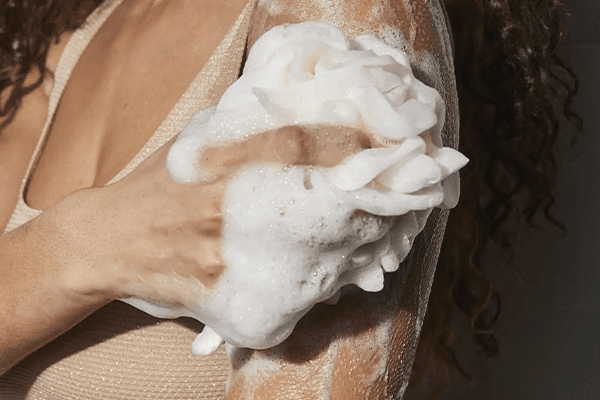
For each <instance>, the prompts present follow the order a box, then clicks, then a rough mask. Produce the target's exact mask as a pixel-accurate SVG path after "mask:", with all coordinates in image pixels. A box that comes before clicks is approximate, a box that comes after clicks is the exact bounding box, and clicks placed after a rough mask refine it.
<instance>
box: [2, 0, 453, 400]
mask: <svg viewBox="0 0 600 400" xmlns="http://www.w3.org/2000/svg"><path fill="white" fill-rule="evenodd" d="M44 3H45V2H44ZM59 3H61V2H50V5H47V6H46V7H42V8H41V9H42V10H44V11H46V14H45V15H44V17H42V18H51V17H52V16H53V13H56V14H54V18H55V20H56V21H59V26H61V27H62V28H61V29H58V28H57V31H54V32H52V33H49V32H42V35H41V36H42V37H46V38H47V37H49V36H50V35H53V36H51V37H53V38H57V39H59V40H58V43H53V44H52V45H51V46H50V48H49V53H48V57H47V59H45V58H46V57H45V56H44V55H45V54H44V53H45V51H44V46H46V45H49V44H50V43H49V40H47V39H46V40H45V42H43V43H42V44H41V45H36V44H35V42H33V41H31V40H30V41H27V40H23V39H22V40H18V39H19V37H17V36H15V39H16V40H15V41H13V42H12V43H9V47H10V48H13V51H12V52H10V53H11V54H12V55H13V57H15V58H14V60H15V61H9V62H7V63H6V64H3V70H2V71H3V74H4V75H3V79H4V78H5V77H6V79H11V77H15V76H16V84H12V85H11V84H9V85H5V86H8V89H5V90H4V91H3V92H2V101H3V104H2V106H3V115H4V116H5V117H4V118H5V119H4V120H3V121H2V124H3V131H2V140H3V141H2V144H1V145H0V152H2V153H1V159H2V160H3V164H2V168H3V169H2V173H1V174H0V176H1V177H2V178H0V179H2V187H3V197H2V204H1V206H2V213H1V214H0V215H1V218H2V221H8V220H9V219H11V221H10V223H9V226H8V227H9V229H10V230H11V233H8V234H5V235H3V236H2V239H1V240H2V242H1V245H0V246H2V247H0V252H1V254H2V262H3V264H2V275H3V276H6V277H7V278H8V279H5V280H4V282H5V283H3V285H5V287H3V288H2V290H1V291H0V293H2V296H3V297H2V299H0V300H1V301H0V303H1V304H3V307H4V308H3V309H2V315H3V323H2V328H0V329H2V331H1V332H0V338H1V339H0V340H1V341H2V342H1V344H0V349H1V350H0V351H1V352H2V361H1V362H2V365H1V368H2V374H3V376H2V378H1V379H0V382H1V383H0V387H1V388H2V391H1V392H0V393H1V394H0V396H2V398H3V399H4V398H5V397H6V398H11V397H15V398H19V397H25V396H26V395H25V393H27V396H29V397H30V398H36V397H42V396H55V397H56V398H68V397H69V396H71V397H73V398H85V397H86V396H87V397H88V398H96V397H103V398H120V397H124V398H135V397H136V396H145V397H147V396H148V395H150V396H154V397H159V398H160V397H165V396H166V393H169V392H170V393H172V395H174V396H176V397H178V398H185V397H186V396H198V395H201V396H204V398H209V397H210V396H214V397H219V396H221V395H222V393H223V391H224V379H225V376H226V374H227V368H228V362H227V360H226V359H225V357H224V353H223V350H221V352H219V353H217V354H215V355H214V357H210V358H202V359H198V358H191V357H190V355H189V342H190V341H191V338H193V336H194V335H195V334H196V333H197V332H198V331H199V330H200V329H201V326H200V325H198V324H195V323H193V322H190V321H183V320H178V321H157V320H155V319H153V318H150V317H148V316H146V315H144V314H141V313H140V312H137V311H136V310H133V309H131V308H129V307H127V306H125V305H123V304H120V303H110V304H108V305H106V304H107V303H109V302H111V301H112V300H113V299H115V298H122V297H127V295H128V293H126V290H125V289H124V288H125V287H126V284H125V283H126V282H127V281H131V280H132V277H138V276H140V275H142V276H143V275H144V274H148V273H151V272H152V270H155V269H157V268H160V266H161V265H165V264H168V262H167V263H166V262H165V259H164V254H165V252H164V247H163V243H165V241H167V242H168V241H169V240H172V238H173V236H172V235H173V232H174V231H176V232H177V234H178V235H179V236H178V238H177V239H179V240H181V239H182V238H185V239H186V240H190V241H193V242H197V241H198V240H199V239H202V240H204V242H206V243H213V244H214V242H215V238H214V237H211V236H210V235H205V236H204V237H200V238H198V236H197V232H189V230H187V231H186V230H185V229H183V230H182V229H181V226H177V221H182V220H188V219H189V218H190V209H189V208H184V206H185V205H182V206H181V208H175V207H173V208H165V207H164V205H165V204H169V200H170V199H172V198H174V197H178V198H185V197H188V198H198V197H202V196H205V197H206V196H207V197H208V198H214V197H215V196H217V197H218V196H219V188H218V187H216V186H207V185H204V186H200V187H193V188H190V187H181V186H179V185H176V184H174V183H173V182H172V181H170V179H169V177H168V174H167V173H166V171H165V165H164V164H165V163H164V157H165V152H166V150H167V149H168V147H163V148H160V149H158V150H157V151H156V152H154V154H153V155H152V157H150V158H149V159H148V160H147V161H146V162H145V163H143V164H142V165H141V166H140V167H139V168H137V169H136V170H135V172H133V173H131V174H129V175H128V176H127V178H125V179H124V180H122V181H119V182H118V183H116V184H114V185H111V186H108V187H102V186H103V185H104V184H106V183H107V182H109V181H112V180H116V179H119V178H121V177H123V176H124V175H127V174H128V173H129V172H130V170H131V169H133V168H134V166H135V165H137V164H138V163H139V161H140V159H141V158H144V157H145V156H146V155H147V153H149V152H152V151H153V150H155V149H157V148H158V147H159V146H160V144H163V143H165V142H167V141H168V140H169V138H170V137H172V136H173V135H174V134H176V133H177V132H178V129H181V127H182V126H184V125H185V123H186V121H187V120H189V118H190V116H191V115H192V114H193V113H194V112H195V111H197V110H198V109H201V108H203V107H206V106H207V105H210V104H214V103H215V102H216V101H218V98H219V97H220V94H221V93H222V92H223V90H224V89H225V88H226V87H227V86H228V85H229V84H231V83H232V82H233V80H235V78H237V73H238V71H239V67H240V65H241V62H242V58H243V55H244V48H245V47H246V40H248V44H247V46H248V47H250V46H251V45H252V43H253V42H254V41H255V40H256V38H257V37H259V36H260V35H261V34H262V33H264V32H265V31H266V30H268V29H269V28H270V27H272V26H274V25H278V24H281V23H285V22H299V21H301V20H321V19H324V20H329V21H330V22H332V23H333V24H335V25H338V26H340V27H341V28H342V29H344V30H345V31H346V33H348V34H349V35H356V34H360V33H373V32H372V31H373V29H374V27H378V28H381V26H391V27H395V28H397V30H396V31H397V32H401V33H402V35H400V37H401V38H402V37H403V38H404V39H401V40H400V44H401V45H402V46H405V49H404V50H406V51H407V52H408V53H409V56H410V57H411V62H412V64H413V68H414V70H415V74H416V75H417V76H418V77H419V78H420V79H422V80H423V81H424V82H426V83H428V84H430V85H432V84H433V83H434V82H436V81H440V79H434V77H435V78H439V77H440V76H441V77H443V78H444V79H443V82H444V85H442V86H440V85H438V87H436V89H438V91H440V93H441V94H442V96H443V97H444V99H445V100H446V103H447V106H448V107H447V108H448V110H450V111H449V114H448V115H447V118H446V120H447V121H448V122H447V126H446V135H445V138H446V140H447V142H446V143H447V145H452V144H455V143H456V141H455V140H456V136H455V134H456V130H457V125H456V124H457V115H456V112H457V109H456V95H455V91H454V88H453V81H454V79H453V73H452V57H451V50H450V41H449V38H448V32H447V31H448V27H447V25H446V21H445V19H444V14H443V12H442V9H441V6H440V4H438V3H437V2H431V3H427V2H421V1H415V2H411V3H410V4H409V3H401V2H390V4H389V5H388V6H387V7H389V8H384V9H383V10H382V9H377V8H372V7H371V8H370V7H369V6H370V5H371V3H366V4H365V2H343V3H344V5H345V6H346V7H344V8H337V9H323V8H320V7H319V6H317V5H316V3H315V4H313V3H311V2H307V3H306V4H304V3H303V4H296V3H295V2H292V1H288V2H266V1H264V2H259V4H258V5H256V4H254V2H250V3H247V2H246V1H236V2H228V3H227V6H226V7H222V5H221V3H219V2H203V3H202V5H201V6H200V5H199V4H198V2H190V3H178V2H153V3H151V4H149V3H145V2H142V1H136V2H123V3H120V2H115V1H107V2H104V3H103V4H102V5H101V6H100V7H99V9H97V10H96V11H95V13H94V14H92V17H91V19H89V20H88V22H87V23H86V24H85V25H84V26H83V28H84V30H85V32H86V33H85V34H83V35H82V34H81V33H77V34H76V35H74V41H72V42H71V43H75V45H71V48H68V49H67V53H66V54H76V55H75V56H71V57H72V60H71V62H70V63H69V62H66V61H63V62H62V65H63V66H64V65H68V64H75V59H77V58H78V55H77V53H78V52H81V53H82V54H81V56H80V57H79V61H78V62H77V64H76V65H68V66H65V67H64V68H65V70H69V69H71V68H72V69H73V71H72V73H69V71H67V72H64V71H63V72H62V73H61V71H60V70H56V71H54V68H55V66H56V62H57V61H56V60H57V58H58V54H59V53H60V52H61V47H63V46H65V42H66V40H67V37H68V36H69V33H70V32H69V31H70V29H72V28H74V27H75V26H78V25H79V24H80V23H81V20H77V18H75V17H76V16H77V15H78V13H81V14H86V13H87V11H88V10H89V9H90V8H93V6H91V5H90V4H88V3H82V4H77V5H78V7H73V10H75V12H73V13H67V12H66V11H65V10H68V9H69V7H67V6H63V8H61V7H60V5H61V4H59ZM77 3H79V2H77ZM119 3H120V4H119ZM11 4H12V3H9V4H7V6H6V7H7V8H12V9H14V10H15V11H14V12H13V13H12V14H10V13H8V12H7V13H6V14H5V15H6V16H8V17H10V18H8V19H6V20H5V23H6V24H7V25H10V24H11V18H15V17H16V16H18V15H19V14H18V12H19V10H17V9H18V7H17V8H15V7H14V4H12V5H13V7H10V6H11ZM373 4H374V3H373ZM336 5H339V4H338V2H333V3H332V7H333V6H336ZM48 7H49V8H48ZM111 7H114V8H115V9H114V11H113V9H111ZM59 11H62V12H59ZM73 16H75V17H73ZM236 18H237V19H236ZM21 20H28V18H22V17H21V18H20V19H16V18H15V19H13V21H14V22H12V23H13V24H18V23H20V22H21ZM17 21H18V22H17ZM65 21H66V22H65ZM36 23H37V22H36ZM232 25H233V28H232V29H230V30H229V32H228V33H227V30H228V29H229V28H230V27H231V26H232ZM96 29H97V30H98V32H97V34H96V36H94V39H93V40H89V36H92V35H93V31H94V30H96ZM32 30H33V29H32ZM382 31H383V30H382V29H380V30H378V31H377V32H375V33H376V34H379V35H380V36H385V34H384V33H382ZM78 35H79V36H78ZM86 36H87V38H86ZM223 37H225V40H222V39H223ZM388 40H389V37H388ZM86 42H89V44H88V43H86ZM24 43H26V45H31V46H33V47H36V48H38V50H37V51H36V52H35V54H36V55H37V54H41V57H40V58H38V59H37V63H38V64H37V65H38V66H39V67H41V66H45V67H47V68H48V69H49V70H50V71H51V72H53V73H54V78H55V79H54V81H55V82H54V89H53V91H54V92H53V94H52V95H51V96H50V98H49V99H48V98H47V95H46V94H45V93H44V87H45V86H50V85H39V83H40V82H41V81H42V79H43V78H44V77H43V76H42V74H41V73H40V72H39V71H40V70H41V69H42V68H39V69H37V70H36V68H35V67H33V68H30V67H28V66H27V65H26V61H24V60H23V59H20V58H19V57H25V56H23V54H25V52H24V51H23V52H22V51H21V49H20V48H21V46H22V45H23V44H24ZM198 43H201V45H200V46H198ZM80 46H81V47H80ZM78 48H79V49H78ZM215 48H217V50H216V52H213V50H214V49H215ZM40 49H41V51H40ZM165 55H168V57H165ZM428 56H429V57H428ZM431 56H433V57H431ZM65 62H66V64H65ZM200 65H204V67H203V69H202V71H201V72H200V74H199V77H198V78H197V79H194V76H196V74H197V73H198V69H199V67H198V66H200ZM20 67H23V70H19V68H20ZM15 69H16V70H17V71H18V73H17V74H16V75H15V72H14V71H15ZM19 74H22V76H19ZM67 77H68V82H66V80H67ZM192 81H193V82H194V83H192V85H190V82H192ZM149 82H152V83H154V84H149ZM11 83H12V82H11ZM36 83H37V84H38V85H37V86H36ZM61 86H62V87H64V91H63V88H62V87H61ZM27 87H31V88H32V91H31V92H30V93H29V92H28V91H27V90H26V89H24V90H21V91H20V92H19V88H21V89H23V88H27ZM188 87H189V88H190V89H188V90H187V92H186V94H185V96H184V99H186V102H185V103H182V104H181V106H180V107H177V106H176V111H175V112H172V113H170V112H169V110H170V109H171V108H172V107H173V105H174V104H175V103H177V102H178V99H179V98H180V96H181V94H182V93H183V92H184V91H186V88H188ZM61 92H62V96H61V98H60V102H58V98H57V96H58V94H59V93H61ZM11 93H14V97H12V98H10V97H9V96H10V95H11ZM4 102H6V103H5V104H4ZM19 103H20V104H19ZM11 105H12V106H11ZM46 108H50V110H51V114H54V115H53V117H52V118H51V119H50V123H49V124H48V126H47V127H46V128H45V133H44V137H43V138H42V139H41V142H42V144H41V145H39V146H38V150H37V151H36V153H37V154H36V156H35V157H34V159H35V161H36V162H35V163H33V164H32V167H31V168H29V171H28V167H27V166H28V164H29V160H30V158H31V157H32V156H33V154H34V150H35V148H36V143H37V141H38V139H39V138H40V134H39V132H42V131H43V130H44V129H43V125H44V114H45V109H46ZM54 108H56V110H53V109H54ZM167 114H170V115H168V116H167ZM165 116H167V118H166V119H165ZM178 117H179V118H180V119H178ZM124 131H126V132H127V134H126V135H125V134H123V132H124ZM155 131H156V134H154V133H155ZM153 134H154V135H153ZM148 143H150V144H148ZM140 148H143V151H144V152H143V153H142V154H141V155H140V156H136V154H138V150H139V149H140ZM9 156H10V158H9ZM134 158H136V159H137V160H135V161H134V162H133V164H130V166H129V167H127V164H128V163H129V162H130V161H131V160H132V159H134ZM4 160H9V161H8V162H4ZM24 177H26V181H25V182H26V183H25V184H24V185H23V186H22V188H21V190H19V189H20V187H21V180H22V179H23V178H24ZM88 187H97V188H96V189H87V190H82V191H78V190H80V189H85V188H88ZM71 193H72V194H71ZM20 196H21V197H22V199H21V200H19V197H20ZM65 196H66V197H65ZM140 199H143V201H140ZM15 204H17V210H18V211H17V216H14V215H13V216H12V218H11V214H13V208H14V206H15ZM19 207H20V208H19ZM32 208H33V209H38V210H42V209H46V210H47V211H45V212H43V213H39V212H36V211H31V209H32ZM156 210H161V214H159V215H157V213H156ZM195 213H196V215H195V217H196V220H197V221H200V222H199V223H200V225H202V223H203V222H202V221H205V222H204V223H206V221H207V220H211V219H213V217H214V216H215V214H218V210H200V211H195ZM37 214H40V216H39V217H38V218H36V219H34V220H33V221H31V222H30V223H28V224H25V225H23V226H22V227H20V228H16V225H20V224H21V223H22V222H24V221H23V220H26V219H28V218H29V217H30V216H33V215H37ZM149 216H152V220H149ZM445 218H446V213H445V212H438V211H436V212H435V213H434V214H433V215H432V216H431V217H430V218H429V221H428V227H427V228H426V231H425V232H424V233H423V234H422V235H421V236H420V239H419V240H418V242H417V243H415V249H417V251H415V252H413V254H412V256H411V258H410V259H409V260H408V261H407V262H406V263H405V265H406V266H407V267H406V271H405V272H406V274H405V276H406V277H404V276H402V274H396V275H393V276H391V277H390V279H389V280H388V281H389V282H388V284H387V285H386V288H385V289H384V291H383V292H382V293H381V294H377V295H372V294H369V295H368V296H367V295H363V294H356V295H353V296H351V297H348V298H346V299H344V301H342V302H340V303H339V304H338V305H337V306H335V308H334V309H332V308H328V307H330V306H317V307H315V309H314V310H313V311H311V313H309V315H308V316H307V317H306V318H305V319H303V320H302V321H301V322H300V323H299V325H298V326H297V328H296V331H295V333H294V334H293V335H292V337H290V339H288V340H287V341H286V342H284V343H283V344H282V345H281V346H279V347H277V348H275V349H272V350H270V351H265V352H252V351H239V352H238V353H237V354H235V355H234V357H233V358H232V375H231V380H230V385H229V397H230V398H243V397H244V396H246V397H248V398H251V397H252V396H255V397H259V396H262V398H285V396H288V397H289V398H311V397H315V398H319V396H322V394H323V393H326V394H327V395H328V396H330V397H332V398H336V397H339V398H368V397H372V398H387V397H391V396H392V395H393V394H395V393H398V392H402V391H403V388H404V387H405V385H406V383H407V379H408V376H409V372H410V367H411V362H412V354H413V352H414V348H415V347H416V343H417V338H418V331H419V325H420V321H421V320H422V318H423V315H424V310H425V306H426V303H427V298H428V293H429V287H430V284H431V280H432V278H433V270H434V268H433V266H434V265H435V261H436V258H437V249H438V248H439V241H440V240H441V234H442V232H443V226H444V221H445ZM159 224H163V225H162V226H160V227H161V228H164V229H160V230H157V229H154V230H153V229H152V228H153V227H156V226H157V225H159ZM15 228H16V229H15ZM177 228H179V229H177ZM13 229H14V230H13ZM182 235H183V237H182ZM131 238H143V240H136V241H132V240H131ZM430 242H433V243H435V245H433V246H431V245H429V243H430ZM209 248H210V246H209ZM207 254H208V253H203V254H200V255H199V259H198V261H197V262H198V263H199V264H200V266H201V267H203V268H207V266H208V267H210V266H211V262H213V263H214V260H211V257H209V256H208V255H207ZM174 256H176V255H174ZM107 265H109V266H110V268H107ZM170 265H173V263H170ZM415 265H417V266H419V268H417V267H414V266H415ZM133 279H135V278H133ZM403 286H405V290H404V291H403V293H402V295H401V296H400V297H399V296H398V293H400V289H401V288H402V287H403ZM9 289H10V290H9ZM157 289H158V288H156V287H148V288H147V290H148V293H152V291H153V290H157ZM407 289H408V290H407ZM105 305H106V306H105ZM102 306H104V307H102ZM100 307H102V308H100ZM98 309H99V310H98ZM96 310H98V311H96ZM332 310H334V311H333V312H332ZM92 313H93V314H92ZM90 314H92V315H91V317H89V318H86V317H87V316H88V315H90ZM331 314H333V316H331ZM4 316H7V317H4ZM82 320H83V322H80V321H82ZM349 322H351V323H349ZM73 326H75V327H74V328H73V329H70V328H71V327H73ZM376 328H379V329H380V331H379V332H377V329H376ZM381 330H383V332H384V334H383V336H381V335H380V336H378V334H379V333H381ZM65 332H66V333H65ZM60 335H62V336H60ZM59 336H60V337H59ZM56 337H58V339H55V338H56ZM382 337H383V338H385V340H379V339H381V338H382ZM307 338H309V339H310V340H307ZM53 339H55V340H54V341H53ZM48 342H50V343H49V344H48V345H46V343H48ZM40 347H41V349H40V350H37V351H36V352H35V353H33V354H31V355H30V356H29V357H28V358H26V359H25V360H23V361H21V362H20V363H18V362H19V360H21V359H22V358H23V357H25V356H26V355H27V354H30V353H32V352H34V351H35V350H36V349H38V348H40ZM16 363H18V364H17V366H16V367H14V368H12V369H11V370H10V371H9V372H6V371H7V370H8V369H9V368H10V367H11V366H13V365H14V364H16ZM374 366H376V367H377V368H375V367H374ZM386 371H387V372H386ZM257 374H258V375H261V376H258V375H257ZM58 382H60V384H58ZM97 393H101V394H100V396H98V395H97ZM269 396H271V397H269Z"/></svg>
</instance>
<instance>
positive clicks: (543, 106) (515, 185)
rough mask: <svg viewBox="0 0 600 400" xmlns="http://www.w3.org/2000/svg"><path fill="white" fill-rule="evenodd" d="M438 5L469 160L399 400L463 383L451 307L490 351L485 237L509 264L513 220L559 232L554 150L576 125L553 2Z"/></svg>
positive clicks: (563, 24)
mask: <svg viewBox="0 0 600 400" xmlns="http://www.w3.org/2000/svg"><path fill="white" fill-rule="evenodd" d="M446 8H447V11H448V16H449V19H450V22H451V25H452V33H453V36H454V41H455V70H456V78H457V86H458V94H459V107H460V121H461V132H460V138H461V143H460V151H461V152H462V153H464V154H465V155H466V156H467V157H469V159H470V160H471V161H470V163H469V164H468V165H467V166H466V167H465V168H464V169H463V170H461V192H462V195H461V200H460V202H459V204H458V205H457V207H456V208H455V209H454V210H452V211H451V213H450V217H449V221H448V225H447V229H446V235H445V240H444V243H443V245H442V250H441V254H440V259H439V262H438V267H437V270H436V274H435V278H434V284H433V287H432V290H431V297H430V300H429V306H428V310H427V315H426V317H425V321H424V324H423V327H422V331H421V340H420V343H419V348H418V349H417V357H416V360H415V363H414V365H413V374H412V375H411V385H410V386H409V390H408V391H407V394H406V397H405V398H406V399H410V398H422V397H423V396H427V398H436V397H440V396H441V395H442V394H443V393H444V391H445V390H446V388H447V386H448V383H449V382H450V375H451V374H450V373H451V371H455V372H457V373H458V375H460V376H462V377H463V378H466V381H468V382H470V381H471V377H470V376H469V374H468V373H467V371H466V370H465V369H464V368H463V367H462V366H461V364H460V363H459V361H458V358H457V355H456V353H455V351H454V350H453V348H452V342H453V339H454V336H455V334H456V329H457V327H456V323H455V322H454V320H456V315H455V314H456V311H459V312H460V313H462V314H464V315H465V316H466V318H467V320H468V329H469V330H470V331H471V332H472V335H473V338H474V340H475V341H476V342H477V343H478V344H479V347H480V349H481V350H482V351H483V353H484V354H485V355H486V356H488V357H492V356H494V355H497V354H498V351H499V345H498V340H497V339H496V337H495V336H494V334H493V333H492V331H491V328H492V326H493V325H494V323H495V322H496V320H497V318H498V315H499V313H500V305H501V301H500V296H499V294H498V292H497V291H496V290H495V289H494V288H493V287H492V285H491V284H490V282H489V280H488V279H487V278H486V275H485V271H484V262H483V256H484V254H485V252H486V249H488V248H489V247H488V246H489V245H490V244H491V243H492V242H493V243H495V244H496V245H499V246H500V248H501V249H503V253H504V258H503V260H502V262H504V264H505V266H506V267H507V268H509V269H514V264H513V259H514V251H515V247H516V244H517V243H516V237H517V235H516V234H515V233H516V231H517V230H518V226H519V224H518V221H519V220H522V219H524V220H525V221H527V223H529V224H532V225H533V223H534V217H536V216H537V215H542V216H543V217H544V218H545V219H546V220H547V221H549V222H550V224H552V225H554V226H555V227H556V228H558V229H559V230H560V231H562V233H563V234H564V233H566V229H565V226H564V224H563V223H562V222H561V221H560V220H558V219H557V218H556V217H555V216H554V215H553V214H552V211H551V210H552V206H553V204H554V202H555V199H554V196H553V194H552V190H553V189H554V187H555V184H556V176H557V164H556V160H555V157H554V155H553V151H554V147H555V143H556V141H557V139H558V136H559V121H560V120H561V119H562V118H564V117H566V118H567V119H568V120H570V121H571V122H572V123H574V125H575V126H576V127H577V128H579V129H581V126H582V121H581V119H580V117H579V116H578V115H577V113H576V112H575V111H574V109H573V106H572V103H573V99H574V96H575V94H576V93H577V88H578V81H577V79H576V76H575V74H574V72H573V71H572V69H571V68H569V67H568V66H567V65H566V64H565V63H564V62H563V61H562V60H561V58H560V57H559V54H558V49H559V47H560V45H561V44H563V42H564V40H565V38H566V35H567V22H568V14H567V12H566V10H565V7H564V4H563V3H562V2H561V1H559V0H547V1H539V0H447V1H446ZM563 116H564V117H563ZM573 143H574V141H572V143H571V144H573ZM453 316H454V318H453ZM423 388H427V389H425V390H426V391H427V392H428V393H427V394H424V389H423Z"/></svg>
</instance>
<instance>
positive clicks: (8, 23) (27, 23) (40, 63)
mask: <svg viewBox="0 0 600 400" xmlns="http://www.w3.org/2000/svg"><path fill="white" fill-rule="evenodd" d="M101 2H102V0H84V1H82V0H63V1H60V2H59V1H49V0H21V1H17V0H3V1H2V2H0V134H1V133H2V130H3V128H4V127H5V126H7V125H8V124H10V123H11V121H12V120H13V118H14V116H15V114H16V113H17V110H18V109H19V106H20V105H21V101H22V99H23V97H24V96H25V95H27V94H28V93H30V92H31V91H33V90H35V89H36V88H37V87H38V86H40V85H41V84H42V82H43V80H44V76H45V74H46V73H48V72H49V71H47V70H46V57H47V56H48V49H49V48H50V45H51V44H52V42H55V43H57V42H58V40H59V37H60V35H61V34H62V33H64V32H67V31H72V30H75V29H77V27H79V26H80V25H81V24H82V23H83V22H84V21H85V18H86V17H87V16H88V15H89V14H90V12H91V11H92V10H94V9H95V8H96V7H97V6H98V4H100V3H101ZM66 11H68V12H66ZM35 70H37V71H38V72H39V78H38V79H37V80H36V81H35V82H32V83H29V84H26V83H25V78H26V77H27V75H28V74H29V73H30V72H32V71H35Z"/></svg>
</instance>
